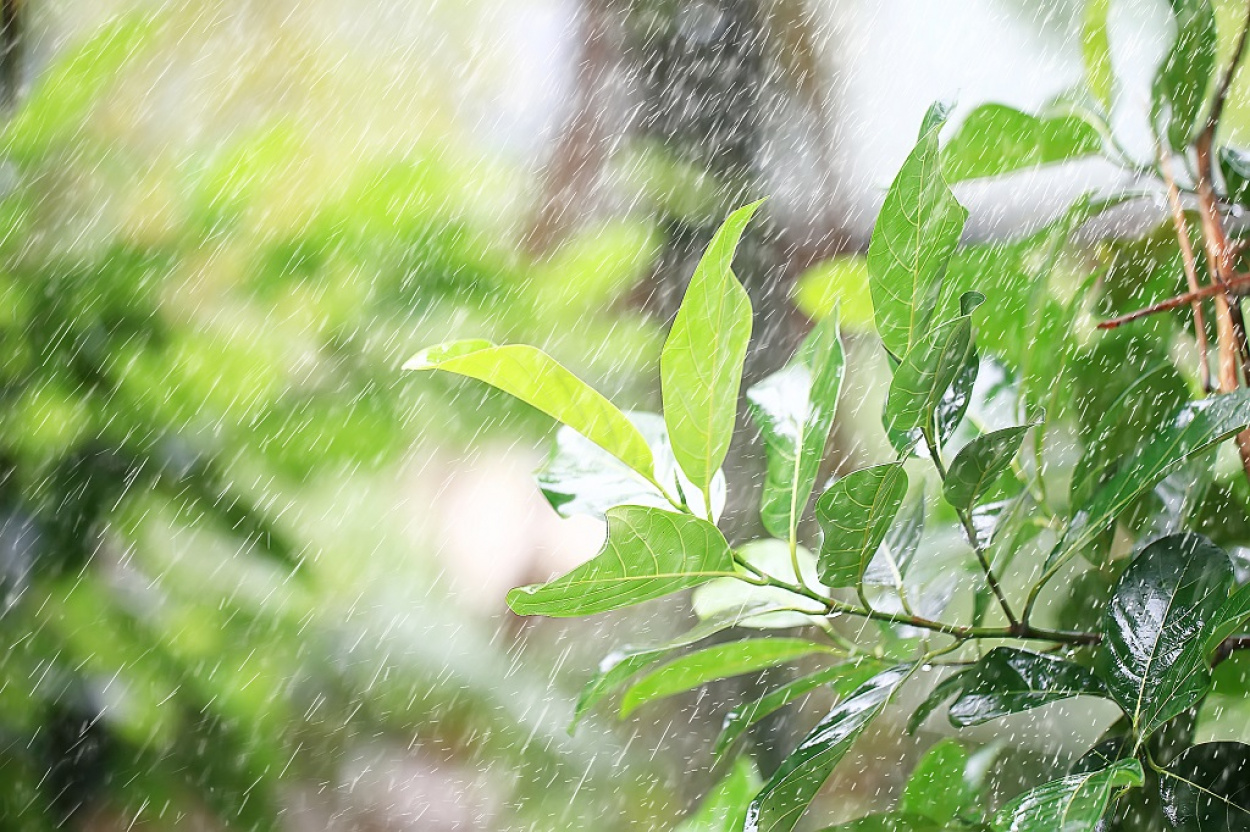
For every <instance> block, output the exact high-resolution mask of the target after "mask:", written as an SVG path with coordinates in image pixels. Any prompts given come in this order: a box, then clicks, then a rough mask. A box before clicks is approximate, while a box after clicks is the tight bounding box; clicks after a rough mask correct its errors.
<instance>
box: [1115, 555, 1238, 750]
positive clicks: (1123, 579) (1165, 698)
mask: <svg viewBox="0 0 1250 832" xmlns="http://www.w3.org/2000/svg"><path fill="white" fill-rule="evenodd" d="M1231 583H1232V566H1231V565H1230V563H1229V560H1228V556H1227V555H1225V554H1224V552H1223V551H1221V550H1220V549H1219V548H1218V547H1216V546H1214V545H1213V544H1211V542H1210V541H1208V540H1206V539H1205V538H1202V537H1199V536H1198V535H1195V534H1178V535H1173V536H1171V537H1165V538H1162V539H1160V540H1156V541H1155V542H1154V543H1152V544H1150V545H1149V546H1147V547H1146V548H1145V549H1144V550H1143V551H1142V553H1141V554H1140V555H1138V556H1137V557H1136V558H1135V559H1134V560H1133V562H1132V563H1131V564H1130V565H1129V567H1128V569H1126V570H1125V571H1124V574H1123V575H1121V576H1120V581H1119V583H1118V584H1117V585H1116V590H1115V594H1114V595H1113V596H1112V598H1111V601H1110V602H1109V603H1108V605H1107V610H1106V613H1105V614H1104V619H1103V628H1102V629H1103V642H1102V645H1101V647H1100V648H1099V651H1098V657H1097V662H1096V666H1095V670H1096V672H1097V673H1098V675H1099V677H1100V678H1102V680H1103V681H1104V682H1105V683H1106V685H1107V689H1108V690H1109V691H1110V693H1111V695H1112V696H1113V697H1114V698H1115V700H1116V701H1117V702H1119V703H1120V707H1122V708H1123V709H1124V712H1125V713H1126V714H1127V715H1128V717H1129V720H1130V722H1131V723H1132V725H1133V731H1134V733H1135V735H1136V736H1137V738H1138V741H1139V742H1140V741H1142V740H1144V739H1146V738H1148V737H1149V736H1150V735H1151V734H1153V733H1154V732H1155V730H1157V729H1158V728H1159V727H1160V726H1161V725H1163V724H1164V723H1165V722H1167V721H1168V720H1170V719H1172V718H1173V717H1175V716H1176V715H1178V714H1180V713H1181V712H1183V711H1184V710H1185V709H1187V708H1189V707H1190V706H1191V705H1193V704H1194V703H1196V702H1198V701H1199V700H1200V699H1201V698H1202V697H1203V696H1204V695H1205V694H1206V692H1207V689H1208V688H1209V687H1210V684H1211V673H1210V671H1209V670H1208V669H1207V664H1206V655H1205V647H1206V639H1207V636H1208V635H1209V632H1210V627H1211V626H1212V624H1213V622H1214V620H1215V615H1216V611H1217V610H1218V609H1219V608H1220V606H1221V605H1222V604H1223V603H1224V601H1225V600H1226V599H1227V598H1228V589H1229V586H1230V584H1231Z"/></svg>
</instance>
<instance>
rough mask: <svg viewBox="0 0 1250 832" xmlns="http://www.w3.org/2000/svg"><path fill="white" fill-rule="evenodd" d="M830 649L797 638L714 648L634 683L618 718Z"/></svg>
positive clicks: (735, 643)
mask: <svg viewBox="0 0 1250 832" xmlns="http://www.w3.org/2000/svg"><path fill="white" fill-rule="evenodd" d="M829 652H831V648H829V647H828V646H826V645H823V644H817V643H815V642H812V641H808V640H806V639H801V638H749V639H743V640H741V641H730V642H726V643H725V644H714V645H712V646H711V647H705V648H703V649H702V650H697V651H695V652H694V653H689V654H687V655H685V656H682V657H680V658H677V659H674V660H673V661H671V662H669V663H668V664H666V665H664V666H663V667H661V668H659V669H657V670H653V671H651V672H650V673H648V674H647V675H645V676H643V677H642V678H641V679H639V680H638V681H637V682H635V683H634V684H633V685H632V686H631V687H630V688H629V690H627V691H625V695H624V696H623V697H622V698H621V716H622V717H626V716H629V715H630V714H631V713H633V711H634V710H636V709H637V708H639V707H641V706H642V705H645V704H647V703H648V702H653V701H655V700H656V699H663V698H664V697H666V696H672V695H674V694H677V693H682V692H684V691H688V690H692V689H693V688H697V687H699V686H701V685H705V684H707V683H708V682H711V681H714V680H716V679H726V678H729V677H730V676H741V675H742V674H744V673H751V672H753V671H756V670H763V669H764V668H767V667H774V666H776V665H779V664H784V663H786V662H789V661H793V660H794V659H797V658H801V657H803V656H810V655H812V654H813V653H829Z"/></svg>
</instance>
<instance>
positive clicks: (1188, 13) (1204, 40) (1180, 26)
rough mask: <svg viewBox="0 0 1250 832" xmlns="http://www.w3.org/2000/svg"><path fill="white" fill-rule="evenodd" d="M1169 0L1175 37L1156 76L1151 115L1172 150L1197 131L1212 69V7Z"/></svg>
mask: <svg viewBox="0 0 1250 832" xmlns="http://www.w3.org/2000/svg"><path fill="white" fill-rule="evenodd" d="M1169 3H1170V4H1171V6H1172V16H1173V18H1174V20H1175V21H1176V40H1174V41H1173V42H1172V48H1171V50H1170V51H1169V52H1168V54H1167V57H1166V58H1164V60H1163V65H1162V66H1160V67H1159V72H1158V74H1157V75H1156V76H1155V80H1154V89H1153V91H1152V96H1153V101H1152V102H1151V109H1150V115H1151V121H1153V122H1154V123H1155V124H1160V123H1161V122H1162V123H1163V126H1164V131H1163V135H1164V136H1166V138H1167V140H1168V143H1169V144H1171V145H1172V149H1174V150H1183V149H1184V148H1185V147H1186V146H1187V145H1188V144H1189V142H1190V141H1191V140H1192V139H1193V137H1194V136H1195V134H1196V133H1197V131H1198V128H1199V120H1198V119H1199V117H1200V116H1202V115H1203V110H1204V109H1205V107H1206V103H1207V88H1208V87H1209V86H1210V84H1211V77H1212V75H1213V74H1214V72H1215V46H1216V34H1215V10H1214V9H1213V8H1212V6H1211V2H1210V0H1169Z"/></svg>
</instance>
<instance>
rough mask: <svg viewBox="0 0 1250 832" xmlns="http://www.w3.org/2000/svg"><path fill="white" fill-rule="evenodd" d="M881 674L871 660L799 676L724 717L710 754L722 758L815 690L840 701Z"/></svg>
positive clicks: (879, 664) (861, 660)
mask: <svg viewBox="0 0 1250 832" xmlns="http://www.w3.org/2000/svg"><path fill="white" fill-rule="evenodd" d="M881 670H882V666H881V663H880V662H878V661H875V660H873V659H859V660H857V661H853V662H846V663H844V664H838V665H834V666H833V667H827V668H825V669H824V670H818V671H816V672H815V673H812V674H809V675H807V676H802V677H800V678H798V679H795V680H794V681H792V682H787V683H786V684H784V685H782V686H781V687H779V688H777V689H776V690H773V691H769V692H768V693H766V694H764V695H763V696H761V697H760V698H759V699H755V700H753V701H751V702H747V703H744V704H740V705H737V706H735V707H734V709H733V710H731V711H730V712H729V713H728V714H726V715H725V722H724V724H723V725H722V726H721V732H720V735H719V736H718V737H717V738H716V745H715V747H714V749H713V751H714V753H715V754H716V755H717V756H719V755H721V754H724V753H725V752H726V751H728V750H729V748H730V747H731V746H732V745H733V744H734V743H735V742H736V741H737V740H738V738H739V737H741V736H742V734H743V732H744V731H746V729H748V728H750V727H751V726H752V725H754V724H755V723H757V722H759V721H760V720H761V719H763V718H764V717H766V716H768V715H769V714H772V713H775V712H776V711H778V710H780V709H781V708H784V707H785V706H786V705H789V704H790V703H791V702H794V701H795V700H797V699H800V698H802V697H804V696H806V695H807V694H809V693H811V692H812V691H814V690H815V689H816V688H818V687H821V686H823V685H829V686H830V687H831V688H833V691H834V693H836V694H837V696H838V697H839V698H841V697H844V696H846V695H847V694H849V693H850V692H852V691H853V690H855V689H856V688H858V687H859V686H860V685H862V684H863V683H864V682H867V681H868V680H869V679H871V678H872V677H873V676H876V675H877V674H878V673H880V672H881Z"/></svg>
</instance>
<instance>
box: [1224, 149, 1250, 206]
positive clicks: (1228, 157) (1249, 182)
mask: <svg viewBox="0 0 1250 832" xmlns="http://www.w3.org/2000/svg"><path fill="white" fill-rule="evenodd" d="M1219 159H1220V173H1222V174H1224V190H1225V192H1226V193H1227V194H1228V198H1229V199H1230V200H1232V201H1233V202H1235V203H1237V204H1238V205H1241V206H1243V207H1244V206H1246V205H1250V154H1247V153H1246V152H1245V151H1243V150H1239V149H1238V148H1235V147H1221V148H1220V152H1219Z"/></svg>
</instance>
